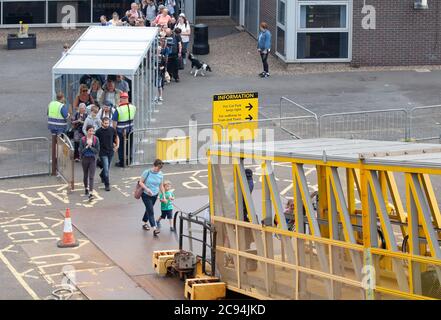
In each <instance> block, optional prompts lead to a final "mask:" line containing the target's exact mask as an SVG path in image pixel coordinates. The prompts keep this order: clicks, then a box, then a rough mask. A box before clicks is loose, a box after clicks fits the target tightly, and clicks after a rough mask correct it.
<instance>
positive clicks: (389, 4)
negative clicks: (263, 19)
mask: <svg viewBox="0 0 441 320" xmlns="http://www.w3.org/2000/svg"><path fill="white" fill-rule="evenodd" d="M263 2H265V0H263ZM271 2H272V1H271ZM363 2H364V1H363V0H354V14H353V40H352V46H353V48H352V60H353V61H352V64H354V65H361V66H391V65H432V64H441V43H440V41H441V38H440V37H441V34H440V33H441V1H440V0H429V1H428V4H429V9H428V10H415V9H413V4H414V0H367V1H366V4H368V5H373V6H374V7H375V8H376V15H377V21H376V29H375V30H365V29H363V28H362V25H361V21H362V19H363V17H364V15H363V14H362V13H361V10H362V8H363Z"/></svg>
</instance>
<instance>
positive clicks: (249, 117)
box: [245, 114, 253, 121]
mask: <svg viewBox="0 0 441 320" xmlns="http://www.w3.org/2000/svg"><path fill="white" fill-rule="evenodd" d="M245 120H250V121H251V120H253V117H252V116H251V115H250V114H249V115H248V117H246V118H245Z"/></svg>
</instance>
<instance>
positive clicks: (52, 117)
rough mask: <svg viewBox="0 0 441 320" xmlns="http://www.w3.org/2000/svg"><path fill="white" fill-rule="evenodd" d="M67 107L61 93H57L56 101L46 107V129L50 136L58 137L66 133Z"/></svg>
mask: <svg viewBox="0 0 441 320" xmlns="http://www.w3.org/2000/svg"><path fill="white" fill-rule="evenodd" d="M68 117H69V111H68V107H67V105H66V103H65V100H64V94H63V93H62V92H59V93H57V100H55V101H51V102H50V103H49V105H48V107H47V128H48V129H49V130H50V132H51V133H52V134H55V135H58V134H61V133H64V132H66V129H67V118H68Z"/></svg>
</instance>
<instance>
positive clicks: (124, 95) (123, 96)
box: [119, 92, 129, 98]
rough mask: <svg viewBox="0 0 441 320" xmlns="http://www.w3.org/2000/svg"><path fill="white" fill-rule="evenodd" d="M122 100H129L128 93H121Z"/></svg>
mask: <svg viewBox="0 0 441 320" xmlns="http://www.w3.org/2000/svg"><path fill="white" fill-rule="evenodd" d="M119 97H120V98H128V97H129V94H128V93H127V92H121V95H120V96H119Z"/></svg>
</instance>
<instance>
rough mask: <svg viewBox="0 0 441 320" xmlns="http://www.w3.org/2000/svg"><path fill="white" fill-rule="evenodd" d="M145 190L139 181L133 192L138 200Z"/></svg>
mask: <svg viewBox="0 0 441 320" xmlns="http://www.w3.org/2000/svg"><path fill="white" fill-rule="evenodd" d="M143 192H144V189H143V188H142V187H141V184H140V183H139V181H138V182H137V183H136V187H135V191H134V192H133V196H134V197H135V199H136V200H139V199H140V198H141V196H142V193H143Z"/></svg>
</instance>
